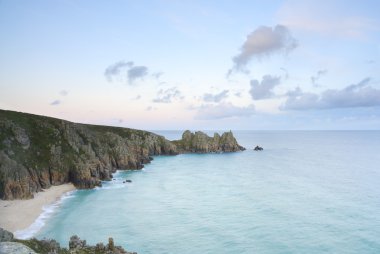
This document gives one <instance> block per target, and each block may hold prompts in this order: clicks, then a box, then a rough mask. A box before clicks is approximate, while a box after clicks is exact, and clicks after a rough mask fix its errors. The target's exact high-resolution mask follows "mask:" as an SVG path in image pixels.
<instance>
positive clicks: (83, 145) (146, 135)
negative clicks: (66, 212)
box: [0, 110, 177, 199]
mask: <svg viewBox="0 0 380 254" xmlns="http://www.w3.org/2000/svg"><path fill="white" fill-rule="evenodd" d="M160 154H166V155H174V154H177V150H176V147H175V145H173V144H172V143H170V141H168V140H166V139H165V138H164V137H162V136H159V135H156V134H153V133H150V132H147V131H140V130H134V129H128V128H118V127H107V126H95V125H85V124H76V123H72V122H68V121H64V120H60V119H55V118H50V117H44V116H37V115H31V114H25V113H18V112H13V111H4V110H0V198H1V199H26V198H32V197H33V193H35V192H38V191H41V189H44V188H49V187H50V186H51V185H59V184H62V183H65V182H72V183H73V184H74V185H75V186H76V187H77V188H93V187H95V186H98V185H101V180H110V179H111V177H112V173H113V172H115V171H116V169H141V168H142V167H143V164H145V163H149V162H150V161H151V160H152V158H151V157H150V156H152V155H160Z"/></svg>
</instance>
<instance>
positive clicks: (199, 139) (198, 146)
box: [172, 130, 245, 153]
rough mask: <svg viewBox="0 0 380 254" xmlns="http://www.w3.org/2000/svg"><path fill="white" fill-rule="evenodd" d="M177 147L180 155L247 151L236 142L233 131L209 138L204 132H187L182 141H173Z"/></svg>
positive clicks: (216, 134)
mask: <svg viewBox="0 0 380 254" xmlns="http://www.w3.org/2000/svg"><path fill="white" fill-rule="evenodd" d="M172 143H173V144H175V145H176V147H177V150H178V152H179V153H221V152H237V151H243V150H245V148H244V147H242V146H240V145H239V144H238V142H237V141H236V139H235V137H234V135H233V134H232V132H231V131H229V132H224V133H223V134H222V136H220V135H219V134H218V133H215V134H214V136H213V137H209V136H208V135H207V134H206V133H204V132H202V131H197V132H195V133H192V132H191V131H189V130H186V131H185V132H184V133H183V134H182V139H180V140H175V141H172Z"/></svg>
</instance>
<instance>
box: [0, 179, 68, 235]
mask: <svg viewBox="0 0 380 254" xmlns="http://www.w3.org/2000/svg"><path fill="white" fill-rule="evenodd" d="M75 189H76V188H75V187H74V185H73V184H71V183H66V184H62V185H57V186H51V187H50V188H49V189H44V190H43V191H41V192H37V193H35V194H34V198H32V199H27V200H0V227H2V228H4V229H6V230H8V231H10V232H12V233H13V234H15V235H17V236H21V238H28V236H29V235H31V234H33V233H35V232H36V231H38V230H39V229H40V228H41V227H42V225H43V224H41V223H40V222H41V220H42V222H43V220H44V219H46V217H47V216H46V215H45V213H51V212H52V209H51V206H53V210H54V207H55V205H54V204H57V205H58V204H59V201H60V200H61V199H62V197H64V195H65V194H67V193H69V192H71V191H74V190H75ZM44 215H45V216H44ZM33 229H34V230H33ZM31 231H33V232H31ZM22 236H24V237H22Z"/></svg>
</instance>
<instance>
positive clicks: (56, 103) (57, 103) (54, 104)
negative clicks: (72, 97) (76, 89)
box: [50, 100, 62, 106]
mask: <svg viewBox="0 0 380 254" xmlns="http://www.w3.org/2000/svg"><path fill="white" fill-rule="evenodd" d="M61 103H62V102H61V101H60V100H54V101H52V102H51V103H50V105H51V106H58V105H59V104H61Z"/></svg>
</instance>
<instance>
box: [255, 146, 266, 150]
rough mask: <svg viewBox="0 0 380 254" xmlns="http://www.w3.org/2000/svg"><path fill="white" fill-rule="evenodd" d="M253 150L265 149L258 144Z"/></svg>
mask: <svg viewBox="0 0 380 254" xmlns="http://www.w3.org/2000/svg"><path fill="white" fill-rule="evenodd" d="M253 150H255V151H262V150H264V148H262V147H261V146H256V147H255V148H253Z"/></svg>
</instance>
